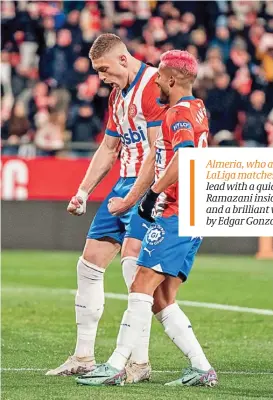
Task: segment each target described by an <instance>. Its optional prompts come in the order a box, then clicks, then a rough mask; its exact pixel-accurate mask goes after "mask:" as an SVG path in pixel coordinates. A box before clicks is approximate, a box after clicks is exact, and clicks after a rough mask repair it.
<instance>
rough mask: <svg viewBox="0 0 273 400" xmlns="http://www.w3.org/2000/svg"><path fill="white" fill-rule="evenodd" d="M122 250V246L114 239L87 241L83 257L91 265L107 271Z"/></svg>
mask: <svg viewBox="0 0 273 400" xmlns="http://www.w3.org/2000/svg"><path fill="white" fill-rule="evenodd" d="M119 250H120V244H119V243H117V242H116V241H115V240H114V239H112V238H110V237H109V238H108V237H105V238H102V239H98V240H96V239H87V241H86V244H85V247H84V250H83V253H82V257H83V258H84V259H85V260H86V261H87V262H89V263H91V264H94V265H97V266H98V267H99V268H104V269H106V268H107V266H108V264H109V263H110V262H111V260H112V259H113V258H114V257H115V256H116V254H117V253H118V252H119Z"/></svg>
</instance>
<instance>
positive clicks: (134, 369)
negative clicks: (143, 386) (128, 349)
mask: <svg viewBox="0 0 273 400" xmlns="http://www.w3.org/2000/svg"><path fill="white" fill-rule="evenodd" d="M125 371H126V375H127V378H126V381H125V382H126V383H138V382H143V381H149V380H150V379H151V375H152V368H151V364H150V363H147V364H136V363H134V362H133V361H130V360H129V361H128V363H127V364H126V367H125Z"/></svg>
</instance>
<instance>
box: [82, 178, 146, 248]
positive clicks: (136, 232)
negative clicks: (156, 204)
mask: <svg viewBox="0 0 273 400" xmlns="http://www.w3.org/2000/svg"><path fill="white" fill-rule="evenodd" d="M135 180H136V178H120V179H119V180H118V181H117V183H116V184H115V186H114V187H113V189H112V191H111V193H110V194H109V195H108V196H107V197H106V199H105V200H104V201H103V202H102V204H101V206H100V207H99V209H98V211H97V214H96V215H95V217H94V219H93V221H92V223H91V226H90V228H89V231H88V234H87V239H101V238H103V237H110V238H112V239H114V240H116V241H117V242H118V243H120V244H122V242H123V240H124V238H125V237H130V238H135V239H139V240H141V241H142V240H143V238H144V236H145V234H146V232H147V230H148V229H149V227H150V223H149V222H147V221H146V220H144V219H143V218H141V217H140V216H139V215H138V212H137V207H138V205H136V206H135V207H133V208H132V209H130V210H128V211H127V212H126V213H124V214H123V215H121V216H118V217H116V216H114V215H112V214H110V213H109V211H108V208H107V205H108V201H109V199H111V198H112V197H125V196H126V195H127V193H128V192H129V191H130V189H131V187H132V186H133V184H134V183H135Z"/></svg>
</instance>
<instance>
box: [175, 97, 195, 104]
mask: <svg viewBox="0 0 273 400" xmlns="http://www.w3.org/2000/svg"><path fill="white" fill-rule="evenodd" d="M189 100H195V97H194V96H184V97H181V99H179V100H178V102H177V103H180V101H189ZM177 103H176V104H177Z"/></svg>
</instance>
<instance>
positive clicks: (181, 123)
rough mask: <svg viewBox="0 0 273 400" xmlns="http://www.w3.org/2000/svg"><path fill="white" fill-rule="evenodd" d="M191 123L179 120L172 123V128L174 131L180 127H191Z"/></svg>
mask: <svg viewBox="0 0 273 400" xmlns="http://www.w3.org/2000/svg"><path fill="white" fill-rule="evenodd" d="M191 127H192V126H191V124H190V123H189V122H186V121H178V122H175V123H174V124H172V130H173V131H174V132H176V131H178V130H179V129H191Z"/></svg>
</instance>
